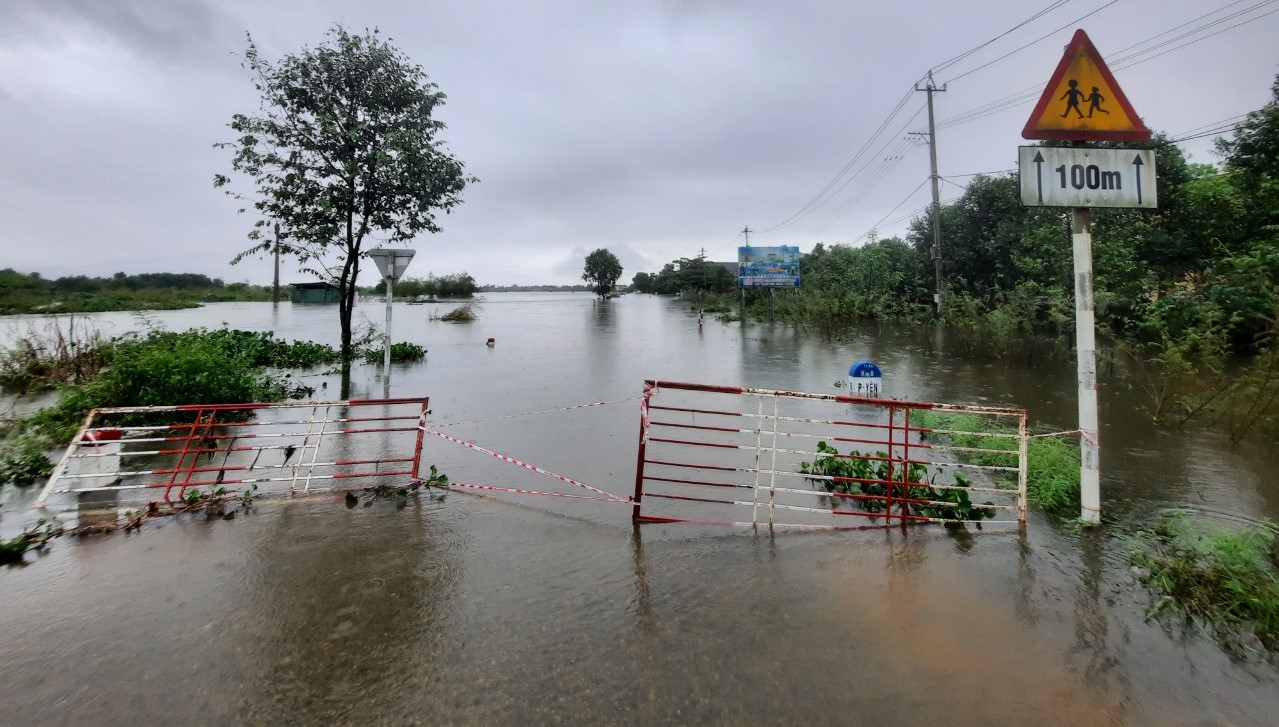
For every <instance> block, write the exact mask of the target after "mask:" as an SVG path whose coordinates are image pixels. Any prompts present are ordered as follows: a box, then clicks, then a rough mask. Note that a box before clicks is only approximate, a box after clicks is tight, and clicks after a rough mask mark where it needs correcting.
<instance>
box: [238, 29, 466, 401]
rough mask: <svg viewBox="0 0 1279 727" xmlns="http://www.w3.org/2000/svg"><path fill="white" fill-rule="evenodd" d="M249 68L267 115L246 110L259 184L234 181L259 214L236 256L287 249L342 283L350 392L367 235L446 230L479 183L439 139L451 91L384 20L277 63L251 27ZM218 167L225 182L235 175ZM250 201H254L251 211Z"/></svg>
mask: <svg viewBox="0 0 1279 727" xmlns="http://www.w3.org/2000/svg"><path fill="white" fill-rule="evenodd" d="M243 65H244V67H245V68H246V69H247V70H248V71H249V72H250V74H251V76H252V78H253V83H254V87H255V88H256V89H257V91H258V93H259V94H261V101H260V104H259V109H258V112H257V113H256V114H235V115H234V116H232V118H231V123H230V124H229V126H230V128H231V130H232V131H234V132H235V133H236V138H235V139H234V140H233V141H227V142H223V143H220V144H216V145H215V146H217V147H219V148H223V149H230V150H231V152H232V158H231V168H232V169H233V170H234V171H235V172H239V173H241V174H243V175H245V176H247V177H248V178H249V179H250V180H251V181H252V183H253V192H252V193H251V194H243V193H237V192H235V191H231V190H229V191H228V194H231V195H232V196H234V197H236V198H237V199H242V200H246V201H248V202H250V203H251V206H252V208H253V209H254V210H255V211H256V212H257V213H258V219H257V221H256V222H255V223H254V226H253V229H252V231H251V232H250V233H249V239H250V240H252V241H253V245H252V246H251V247H250V248H249V249H248V250H245V251H244V252H242V253H241V254H240V255H238V256H236V258H235V259H234V260H233V261H232V262H233V263H235V262H239V261H240V260H242V259H244V258H245V257H248V256H251V255H259V254H265V253H269V252H271V251H272V250H273V249H274V247H275V245H276V242H275V240H274V239H272V238H273V236H271V235H269V234H267V230H268V228H269V227H270V226H272V225H274V224H279V228H280V234H281V237H282V242H281V243H280V247H281V251H282V252H283V253H284V254H288V255H292V256H294V257H296V258H297V260H298V262H299V265H300V266H301V268H302V270H303V271H304V272H310V273H313V274H315V275H317V276H319V277H321V278H322V279H325V280H328V281H331V282H333V283H334V284H336V285H337V286H338V288H339V289H340V291H341V302H340V303H339V306H338V318H339V322H340V325H341V329H342V357H343V360H344V361H345V362H347V363H346V364H345V365H344V368H343V372H344V375H343V387H342V388H343V396H347V395H349V389H350V375H349V362H350V360H351V353H352V352H351V313H352V310H353V309H354V307H355V292H356V291H355V284H356V279H357V277H358V275H359V272H360V264H361V259H362V258H363V257H365V256H366V254H367V253H366V251H365V247H364V246H365V243H366V242H368V241H369V240H370V239H372V238H377V239H379V240H382V241H385V242H389V243H410V242H411V241H412V240H413V239H414V238H415V237H416V236H417V235H418V234H420V233H423V232H429V233H434V232H439V231H440V227H439V225H438V224H437V222H436V214H437V213H438V212H440V211H443V212H448V211H449V210H450V209H452V208H453V207H454V206H456V205H458V204H460V203H461V201H462V197H461V194H462V190H463V189H464V188H465V187H466V185H467V184H468V183H470V182H474V181H476V180H475V178H474V177H468V176H467V175H466V174H465V172H464V169H463V165H462V162H461V161H459V160H458V159H456V158H455V157H453V156H452V155H451V154H449V153H448V152H447V151H446V150H445V148H444V145H443V142H442V141H441V140H440V139H439V138H438V137H439V133H440V131H441V130H443V129H444V123H443V122H441V121H439V120H438V119H436V118H434V117H433V114H434V112H435V110H436V108H437V107H438V106H440V105H441V104H443V103H444V98H445V97H444V94H443V93H441V92H440V91H439V90H438V88H437V87H436V85H435V84H434V83H431V82H430V81H429V80H428V78H427V75H426V72H425V71H423V70H422V68H421V66H418V65H417V64H415V63H413V62H412V61H411V60H410V59H409V58H408V57H407V56H406V55H405V54H404V53H403V52H401V51H400V50H399V49H397V48H396V47H395V46H393V45H392V44H391V42H390V40H389V39H386V38H383V37H382V36H381V35H380V34H379V33H378V31H377V30H373V31H365V33H363V34H354V33H351V32H349V31H347V30H346V29H345V28H343V27H342V26H340V25H335V26H334V27H333V28H332V29H330V30H329V32H328V33H327V35H326V38H325V41H324V42H323V43H322V44H320V45H319V46H316V47H314V48H303V49H302V50H301V51H299V52H297V53H292V54H289V55H286V56H284V57H283V58H281V59H280V60H279V61H278V62H277V63H272V62H270V61H268V60H267V59H265V58H263V57H262V54H261V53H260V52H259V50H258V47H257V45H256V44H254V42H253V38H252V37H251V36H250V37H249V46H248V49H247V50H246V51H245V54H244V63H243ZM229 181H230V179H229V178H228V177H227V176H226V175H222V174H219V175H216V176H215V177H214V186H216V187H223V186H225V185H227V184H228V183H229ZM241 211H244V210H243V209H242V210H241Z"/></svg>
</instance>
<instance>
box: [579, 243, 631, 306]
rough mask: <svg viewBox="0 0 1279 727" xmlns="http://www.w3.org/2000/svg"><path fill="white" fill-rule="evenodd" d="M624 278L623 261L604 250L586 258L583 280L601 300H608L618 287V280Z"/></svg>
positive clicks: (600, 249) (601, 249)
mask: <svg viewBox="0 0 1279 727" xmlns="http://www.w3.org/2000/svg"><path fill="white" fill-rule="evenodd" d="M620 277H622V261H621V260H618V259H617V256H616V255H614V254H613V253H611V252H609V251H608V250H606V249H604V248H602V247H601V248H599V249H598V250H596V251H595V252H592V253H591V254H590V255H587V256H586V267H585V269H583V271H582V280H585V281H586V282H587V283H590V285H591V290H592V291H594V292H595V294H596V295H598V296H599V297H601V298H607V297H608V294H609V293H612V292H613V289H614V288H616V287H617V279H618V278H620Z"/></svg>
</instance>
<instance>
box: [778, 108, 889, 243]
mask: <svg viewBox="0 0 1279 727" xmlns="http://www.w3.org/2000/svg"><path fill="white" fill-rule="evenodd" d="M912 93H914V88H913V87H912V88H911V89H910V90H908V91H907V92H906V93H905V94H903V95H902V97H901V99H900V100H898V101H897V104H896V105H895V106H893V109H892V111H890V112H888V116H887V117H886V118H885V119H884V120H883V121H882V122H880V124H879V127H878V128H876V129H875V131H874V132H873V133H872V134H871V135H870V136H869V137H868V138H867V139H866V141H865V142H864V143H863V144H862V145H861V148H859V149H858V150H857V151H856V153H854V154H853V157H852V158H851V159H849V160H848V162H847V163H846V164H844V166H843V168H841V169H840V170H839V171H838V172H836V173H835V176H834V177H832V178H831V180H830V181H829V182H827V183H826V186H825V187H822V189H821V190H820V191H818V192H817V194H815V195H813V197H812V199H810V200H809V201H808V202H806V203H805V204H804V206H803V207H800V208H799V210H798V211H797V212H795V213H794V214H792V215H791V216H790V217H787V218H786V219H784V220H782V221H781V222H779V223H777V224H775V225H773V226H772V227H766V228H764V229H762V230H757V232H760V233H764V232H772V231H774V230H778V229H781V228H782V227H785V226H786V225H789V224H791V223H792V222H795V221H797V220H799V219H802V218H803V217H806V216H808V215H809V214H811V213H812V212H813V210H815V209H816V208H818V207H820V206H821V205H823V204H825V203H826V202H827V201H829V199H830V197H831V196H833V195H834V194H836V193H837V191H836V192H832V191H831V190H832V189H833V188H834V187H835V185H836V184H838V183H839V180H840V179H842V178H843V176H844V175H845V174H847V173H848V170H849V169H851V168H852V167H853V165H855V164H856V163H857V162H858V160H860V159H861V158H862V156H863V155H864V154H865V153H866V150H867V149H869V148H870V147H871V146H872V145H873V144H874V143H875V141H876V140H878V139H879V137H880V135H881V134H883V132H884V129H885V128H887V127H888V125H889V124H891V123H892V122H893V119H895V118H897V114H899V113H901V110H902V107H904V106H905V105H906V102H907V101H909V100H910V97H911V94H912ZM912 118H913V117H912ZM863 168H865V167H864V166H863ZM845 184H847V182H845ZM841 188H842V187H841Z"/></svg>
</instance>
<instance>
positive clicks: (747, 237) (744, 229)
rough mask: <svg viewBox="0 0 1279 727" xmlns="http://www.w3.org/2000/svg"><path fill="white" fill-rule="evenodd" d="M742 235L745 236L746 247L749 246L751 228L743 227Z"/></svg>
mask: <svg viewBox="0 0 1279 727" xmlns="http://www.w3.org/2000/svg"><path fill="white" fill-rule="evenodd" d="M742 234H743V235H745V236H746V247H750V246H751V228H749V227H743V228H742Z"/></svg>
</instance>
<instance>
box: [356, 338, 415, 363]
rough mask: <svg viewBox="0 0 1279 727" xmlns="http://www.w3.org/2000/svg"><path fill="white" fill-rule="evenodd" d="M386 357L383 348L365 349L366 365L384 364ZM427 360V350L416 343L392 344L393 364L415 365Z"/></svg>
mask: <svg viewBox="0 0 1279 727" xmlns="http://www.w3.org/2000/svg"><path fill="white" fill-rule="evenodd" d="M385 357H386V351H385V350H383V349H381V348H374V347H372V346H370V347H368V348H366V349H364V361H365V363H382V360H383V359H384V358H385ZM424 358H426V349H425V348H422V347H421V346H419V345H417V344H416V343H406V342H403V341H401V342H399V343H392V344H391V363H413V362H415V361H421V360H422V359H424Z"/></svg>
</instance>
